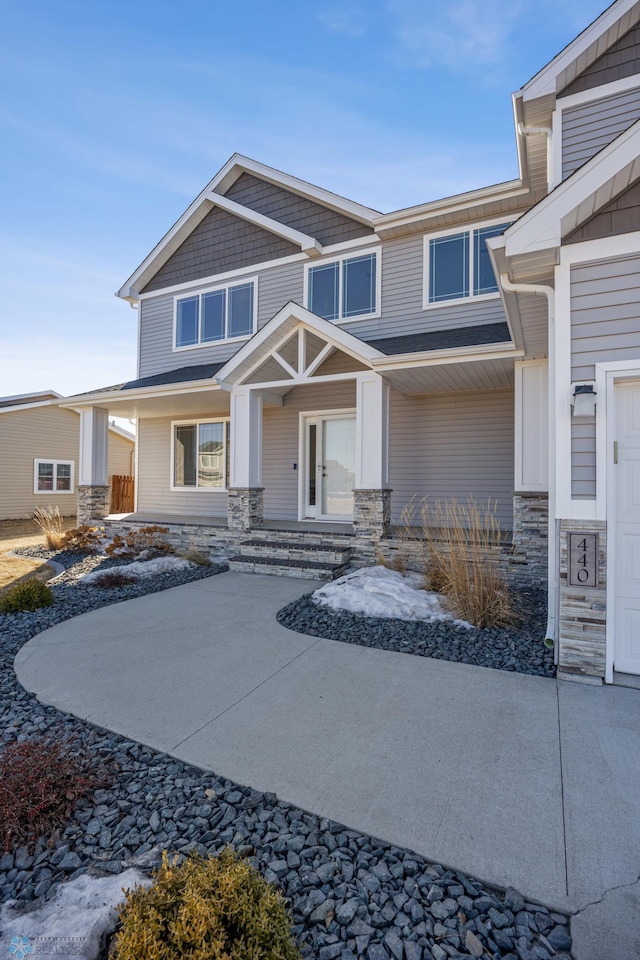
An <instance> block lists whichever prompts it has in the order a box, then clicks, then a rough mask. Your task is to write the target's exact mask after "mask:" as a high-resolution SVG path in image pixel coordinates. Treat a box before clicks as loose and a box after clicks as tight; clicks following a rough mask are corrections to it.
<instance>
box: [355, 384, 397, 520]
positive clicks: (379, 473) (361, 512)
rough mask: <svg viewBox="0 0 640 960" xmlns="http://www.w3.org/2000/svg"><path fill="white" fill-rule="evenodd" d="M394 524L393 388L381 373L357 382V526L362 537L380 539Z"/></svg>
mask: <svg viewBox="0 0 640 960" xmlns="http://www.w3.org/2000/svg"><path fill="white" fill-rule="evenodd" d="M390 522H391V490H390V489H389V385H388V383H386V381H385V380H384V379H383V378H382V377H381V376H380V375H379V374H377V373H366V374H361V375H359V376H358V378H357V380H356V480H355V490H354V505H353V525H354V529H355V532H356V534H357V535H358V536H363V537H369V538H371V539H380V538H381V537H383V536H385V535H386V533H387V532H388V529H389V524H390Z"/></svg>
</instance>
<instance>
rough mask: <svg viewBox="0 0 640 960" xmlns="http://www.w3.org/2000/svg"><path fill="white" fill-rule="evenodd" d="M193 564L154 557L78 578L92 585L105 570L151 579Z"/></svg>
mask: <svg viewBox="0 0 640 960" xmlns="http://www.w3.org/2000/svg"><path fill="white" fill-rule="evenodd" d="M194 566H195V564H194V563H192V562H191V561H190V560H185V559H184V558H183V557H173V556H165V557H155V558H154V559H153V560H135V561H134V562H133V563H124V564H122V565H121V566H119V567H102V568H100V569H99V570H92V571H91V573H85V575H84V576H83V577H80V580H81V582H82V583H93V581H94V580H97V579H99V577H101V576H102V575H103V574H104V573H106V572H107V570H117V571H118V573H130V574H133V575H134V576H136V577H151V576H154V574H157V573H175V571H176V570H190V569H191V568H192V567H194Z"/></svg>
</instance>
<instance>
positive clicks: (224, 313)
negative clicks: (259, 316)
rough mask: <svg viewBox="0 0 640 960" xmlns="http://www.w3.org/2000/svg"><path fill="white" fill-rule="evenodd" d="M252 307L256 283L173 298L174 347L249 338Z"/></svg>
mask: <svg viewBox="0 0 640 960" xmlns="http://www.w3.org/2000/svg"><path fill="white" fill-rule="evenodd" d="M255 307H256V303H255V280H250V281H245V282H243V283H235V284H232V285H230V286H227V287H218V288H216V289H215V290H206V291H204V292H202V293H197V294H193V295H191V296H188V297H176V300H175V313H176V337H175V341H176V347H195V346H198V345H199V344H203V343H216V342H217V341H219V340H234V339H236V338H238V337H250V336H251V335H252V333H253V332H254V329H255Z"/></svg>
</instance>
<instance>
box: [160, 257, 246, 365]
mask: <svg viewBox="0 0 640 960" xmlns="http://www.w3.org/2000/svg"><path fill="white" fill-rule="evenodd" d="M249 283H252V284H253V317H252V329H251V333H246V334H243V335H242V336H241V337H224V338H223V339H221V340H207V341H206V343H190V344H187V345H186V346H183V347H179V346H178V345H177V334H178V301H179V300H189V299H190V298H191V297H198V299H199V301H200V303H199V304H198V333H200V323H201V322H202V310H201V298H202V297H203V296H204V295H205V294H207V293H217V292H219V291H220V290H224V291H226V297H225V325H226V324H227V322H228V316H229V313H228V311H229V290H230V289H231V288H232V287H242V286H246V285H247V284H249ZM257 329H258V278H257V276H255V275H253V276H251V277H243V278H242V279H240V278H239V279H238V280H237V281H233V282H229V283H216V284H215V285H214V286H210V287H204V288H200V287H199V288H198V289H196V290H193V291H192V292H190V291H189V290H185V291H184V292H183V293H181V294H180V295H178V296H175V297H174V298H173V333H172V340H171V350H172V353H184V352H185V351H190V350H201V349H202V348H203V347H209V349H211V347H217V346H218V345H219V344H224V343H245V342H246V341H247V340H250V339H251V337H252V336H253V335H254V333H255V332H256V330H257Z"/></svg>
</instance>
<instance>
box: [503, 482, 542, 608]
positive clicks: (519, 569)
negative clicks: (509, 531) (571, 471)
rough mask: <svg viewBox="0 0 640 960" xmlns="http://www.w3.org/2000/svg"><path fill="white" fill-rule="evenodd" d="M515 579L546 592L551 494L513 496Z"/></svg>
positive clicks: (513, 576) (519, 494)
mask: <svg viewBox="0 0 640 960" xmlns="http://www.w3.org/2000/svg"><path fill="white" fill-rule="evenodd" d="M511 566H512V571H511V574H512V578H513V579H514V580H516V581H518V582H522V583H529V584H531V586H537V587H544V588H545V589H546V586H547V579H548V572H549V494H547V493H524V492H523V493H515V494H514V495H513V553H512V557H511Z"/></svg>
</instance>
